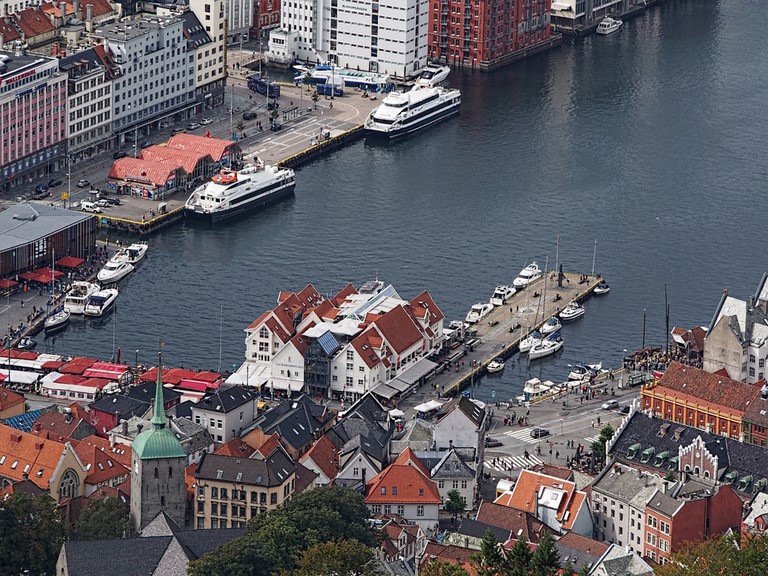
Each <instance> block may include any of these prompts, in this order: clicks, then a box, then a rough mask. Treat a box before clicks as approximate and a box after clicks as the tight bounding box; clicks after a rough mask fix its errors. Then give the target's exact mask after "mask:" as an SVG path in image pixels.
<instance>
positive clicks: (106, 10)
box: [67, 0, 116, 22]
mask: <svg viewBox="0 0 768 576" xmlns="http://www.w3.org/2000/svg"><path fill="white" fill-rule="evenodd" d="M88 4H90V5H91V6H93V17H94V18H97V17H99V16H104V15H105V14H112V13H115V12H116V11H115V9H114V8H113V7H112V5H111V4H110V3H109V2H108V1H107V0H88V1H87V2H81V3H80V12H79V18H80V20H81V21H82V22H85V19H86V17H87V15H88V13H87V9H86V6H87V5H88ZM67 13H69V9H67Z"/></svg>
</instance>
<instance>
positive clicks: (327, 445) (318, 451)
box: [300, 435, 339, 480]
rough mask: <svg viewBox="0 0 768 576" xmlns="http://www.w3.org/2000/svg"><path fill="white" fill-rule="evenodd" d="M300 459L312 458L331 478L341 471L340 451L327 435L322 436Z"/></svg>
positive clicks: (304, 460)
mask: <svg viewBox="0 0 768 576" xmlns="http://www.w3.org/2000/svg"><path fill="white" fill-rule="evenodd" d="M300 460H301V462H306V461H307V460H312V462H313V463H314V464H315V466H317V467H318V468H319V469H320V470H321V471H322V473H323V474H324V475H325V477H326V478H328V479H329V480H333V479H334V478H336V475H337V474H338V473H339V451H338V450H336V447H335V446H334V445H333V442H331V441H330V440H329V439H328V437H327V436H325V435H323V436H321V437H320V438H319V439H318V440H317V442H315V443H314V445H313V446H312V448H310V449H309V450H308V451H307V453H306V454H304V455H303V456H302V457H301V458H300Z"/></svg>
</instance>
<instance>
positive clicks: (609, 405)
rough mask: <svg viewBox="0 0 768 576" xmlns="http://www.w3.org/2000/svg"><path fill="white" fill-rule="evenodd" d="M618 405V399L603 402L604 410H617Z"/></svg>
mask: <svg viewBox="0 0 768 576" xmlns="http://www.w3.org/2000/svg"><path fill="white" fill-rule="evenodd" d="M618 407H619V401H618V400H608V402H603V405H602V409H603V410H615V409H616V408H618Z"/></svg>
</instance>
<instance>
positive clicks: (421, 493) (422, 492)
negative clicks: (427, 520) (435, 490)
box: [419, 488, 424, 496]
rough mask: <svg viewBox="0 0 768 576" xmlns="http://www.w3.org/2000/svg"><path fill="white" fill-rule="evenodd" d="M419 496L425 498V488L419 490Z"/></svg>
mask: <svg viewBox="0 0 768 576" xmlns="http://www.w3.org/2000/svg"><path fill="white" fill-rule="evenodd" d="M419 496H424V488H419Z"/></svg>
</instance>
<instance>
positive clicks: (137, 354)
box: [135, 350, 139, 366]
mask: <svg viewBox="0 0 768 576" xmlns="http://www.w3.org/2000/svg"><path fill="white" fill-rule="evenodd" d="M135 365H136V366H138V365H139V351H138V350H136V362H135Z"/></svg>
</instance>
